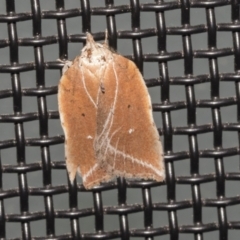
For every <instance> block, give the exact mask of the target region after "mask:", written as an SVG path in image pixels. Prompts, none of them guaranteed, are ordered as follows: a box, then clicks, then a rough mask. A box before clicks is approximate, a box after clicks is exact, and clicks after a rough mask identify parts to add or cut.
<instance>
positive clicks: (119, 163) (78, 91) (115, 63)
mask: <svg viewBox="0 0 240 240" xmlns="http://www.w3.org/2000/svg"><path fill="white" fill-rule="evenodd" d="M58 104H59V113H60V119H61V124H62V127H63V130H64V134H65V158H66V165H67V170H68V173H69V178H70V181H71V182H72V181H73V180H74V179H75V176H76V172H77V171H78V172H79V173H80V175H81V176H82V179H83V185H84V186H85V188H86V189H90V188H92V187H94V186H97V185H99V184H100V183H101V182H106V181H110V180H111V179H113V178H114V177H119V176H120V177H126V178H131V179H152V180H156V181H163V180H164V178H165V171H164V163H163V156H162V155H163V153H162V146H161V142H160V140H159V134H158V131H157V128H156V126H155V123H154V120H153V115H152V106H151V100H150V96H149V94H148V91H147V88H146V85H145V82H144V80H143V78H142V75H141V73H140V72H139V70H138V68H137V67H136V65H135V64H134V63H133V62H132V61H130V60H128V59H127V58H124V57H123V56H121V55H118V54H117V53H114V52H112V51H111V50H110V49H109V47H108V45H107V43H106V41H105V43H104V44H99V43H96V42H95V41H94V39H93V37H92V35H91V34H90V33H87V43H86V46H85V47H84V48H83V49H82V53H81V55H80V56H77V57H76V58H75V59H74V60H73V62H67V63H66V64H65V66H64V68H63V75H62V77H61V79H60V83H59V86H58Z"/></svg>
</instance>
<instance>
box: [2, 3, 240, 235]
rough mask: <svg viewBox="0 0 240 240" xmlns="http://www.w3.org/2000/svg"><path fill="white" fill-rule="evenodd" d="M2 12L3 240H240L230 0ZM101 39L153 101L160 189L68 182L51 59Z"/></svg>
mask: <svg viewBox="0 0 240 240" xmlns="http://www.w3.org/2000/svg"><path fill="white" fill-rule="evenodd" d="M0 4H1V5H0V99H1V100H0V131H1V132H0V135H1V137H0V140H1V141H0V238H1V239H32V238H34V239H124V240H127V239H130V238H131V239H135V238H136V239H149V240H150V239H171V240H177V239H187V240H188V239H195V240H201V239H221V240H223V239H231V240H233V239H239V229H240V210H239V207H240V197H239V194H240V187H239V186H240V172H239V157H238V155H239V129H240V124H239V120H240V83H239V81H240V74H239V72H240V34H239V31H240V23H239V5H238V4H239V1H238V0H218V1H205V0H202V1H189V0H179V1H162V0H156V1H150V0H149V1H143V0H141V1H140V0H129V1H126V0H125V1H114V0H105V1H101V0H99V1H94V0H92V1H91V0H72V1H64V0H56V1H53V0H51V1H47V0H28V1H26V0H24V1H22V0H21V1H20V0H18V1H14V0H6V1H3V0H2V1H1V3H0ZM48 8H49V9H48ZM176 16H179V18H178V20H177V21H175V22H173V21H172V19H175V17H176ZM48 24H49V25H48ZM93 26H95V27H93ZM96 26H97V27H96ZM106 28H107V30H108V34H109V45H110V46H111V48H112V49H114V50H116V51H119V48H120V47H119V46H122V50H123V51H122V52H121V54H123V55H125V56H126V57H128V58H130V59H131V60H133V61H134V62H135V63H136V65H137V66H138V68H139V69H140V71H142V72H143V76H144V79H145V81H146V84H147V86H148V89H149V91H150V92H151V91H152V92H154V94H153V95H151V96H153V100H152V102H153V111H154V117H155V120H156V122H157V126H158V129H159V133H160V135H161V139H162V143H163V149H164V154H165V155H164V160H165V166H166V181H165V182H163V183H156V182H151V181H126V180H125V179H117V180H116V181H113V182H110V183H106V184H103V185H101V186H99V187H96V188H94V189H93V190H92V191H86V190H85V189H84V187H83V186H82V184H81V179H80V178H78V183H76V181H75V182H74V184H72V185H71V184H70V183H69V181H68V180H67V179H68V178H67V172H66V170H65V161H64V152H63V147H64V145H63V142H64V137H63V132H62V129H61V128H60V127H59V128H58V129H59V130H58V131H55V132H54V131H53V130H54V129H55V125H60V124H59V114H58V110H57V104H56V99H57V84H58V81H59V78H60V73H61V68H62V66H63V63H62V62H61V61H59V60H58V59H61V60H67V59H71V58H70V57H69V54H68V53H69V49H74V50H72V58H73V57H74V56H76V55H77V54H79V53H80V49H81V47H82V46H83V45H84V43H85V40H86V35H85V32H91V33H92V34H93V36H94V38H95V40H97V41H103V40H104V31H105V29H106ZM72 29H74V30H72ZM151 39H153V40H154V41H151ZM174 43H176V44H174ZM196 43H197V44H196ZM80 44H81V46H80ZM121 44H122V45H121ZM151 47H152V49H154V48H155V50H146V49H151ZM124 49H125V50H124ZM126 49H127V50H126ZM124 51H125V52H124ZM119 52H120V51H119ZM30 53H32V58H31V57H30V60H28V59H27V56H28V54H30ZM54 54H55V55H54ZM26 59H27V60H26ZM145 66H148V67H147V68H146V69H145ZM154 67H155V68H156V69H157V71H152V70H151V69H152V68H154ZM56 147H59V148H56ZM56 149H58V150H56ZM58 153H59V154H58ZM56 156H57V157H56Z"/></svg>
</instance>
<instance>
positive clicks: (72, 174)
mask: <svg viewBox="0 0 240 240" xmlns="http://www.w3.org/2000/svg"><path fill="white" fill-rule="evenodd" d="M67 171H68V177H69V180H70V182H71V183H73V181H74V179H75V177H76V173H77V166H75V165H74V164H71V163H69V162H67Z"/></svg>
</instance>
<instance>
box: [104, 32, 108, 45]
mask: <svg viewBox="0 0 240 240" xmlns="http://www.w3.org/2000/svg"><path fill="white" fill-rule="evenodd" d="M104 45H106V46H108V30H107V29H106V30H105V40H104Z"/></svg>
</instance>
